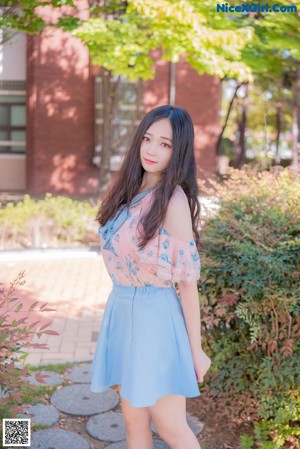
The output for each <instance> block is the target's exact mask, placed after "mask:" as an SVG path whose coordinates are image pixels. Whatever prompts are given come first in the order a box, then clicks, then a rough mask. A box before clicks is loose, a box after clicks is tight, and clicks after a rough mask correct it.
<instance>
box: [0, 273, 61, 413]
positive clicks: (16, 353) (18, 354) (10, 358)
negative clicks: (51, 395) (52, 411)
mask: <svg viewBox="0 0 300 449" xmlns="http://www.w3.org/2000/svg"><path fill="white" fill-rule="evenodd" d="M24 283H25V281H24V272H21V273H19V275H18V277H17V279H15V280H14V281H13V282H12V283H11V284H10V287H9V288H8V289H6V288H4V286H3V284H0V385H1V390H2V392H3V393H4V397H3V398H0V408H1V415H5V414H9V415H10V416H2V417H3V418H7V417H12V416H11V414H14V413H15V412H17V411H19V407H16V408H12V409H10V410H7V408H6V404H7V403H8V402H11V400H12V399H13V400H14V401H15V402H17V403H19V404H20V403H21V401H22V395H23V394H24V393H23V392H22V386H23V385H24V383H25V381H24V380H23V378H26V376H27V375H29V373H28V369H27V367H24V368H23V369H20V368H19V367H17V365H18V364H20V362H21V363H22V362H23V360H24V359H25V358H26V357H27V356H28V353H27V352H26V351H24V348H29V347H32V348H41V349H49V347H48V345H47V344H45V343H32V342H31V339H32V337H33V336H34V335H37V336H38V337H40V336H41V335H42V334H50V335H59V333H58V332H56V331H54V330H51V329H47V327H48V326H49V325H50V324H51V322H50V323H47V324H44V325H43V326H40V327H39V329H38V328H37V325H38V323H39V322H40V320H37V321H35V322H33V323H31V324H29V325H26V324H25V322H26V321H27V320H28V319H29V318H30V314H31V312H33V311H34V310H35V307H37V306H38V305H39V308H38V311H39V312H46V311H53V310H55V309H50V308H48V307H46V305H47V304H40V303H39V302H38V301H36V302H34V303H33V304H31V305H30V307H29V309H28V310H24V309H23V303H22V302H21V301H18V298H17V297H15V293H16V291H17V289H18V288H19V286H21V285H23V284H24ZM21 311H22V314H23V315H24V312H26V313H27V315H25V316H23V318H20V319H19V320H16V319H15V318H14V316H15V314H16V313H18V312H21ZM12 312H13V313H14V315H13V316H12ZM37 329H38V330H37ZM45 377H47V376H46V375H42V374H41V373H39V372H38V373H36V374H35V378H36V380H37V381H39V382H41V383H45V381H44V380H43V379H44V378H45ZM27 387H28V388H29V389H32V390H34V389H35V388H36V387H35V386H34V385H32V386H30V385H28V386H27ZM6 395H7V396H6Z"/></svg>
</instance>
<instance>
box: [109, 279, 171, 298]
mask: <svg viewBox="0 0 300 449" xmlns="http://www.w3.org/2000/svg"><path fill="white" fill-rule="evenodd" d="M173 290H175V287H174V286H171V287H157V286H156V285H152V284H146V285H137V286H134V285H125V284H118V283H117V282H113V288H112V292H113V293H114V294H117V295H120V296H122V297H125V298H132V297H133V296H135V295H138V296H143V297H153V295H154V294H155V293H157V292H159V291H160V292H161V293H162V294H163V293H166V292H171V291H173Z"/></svg>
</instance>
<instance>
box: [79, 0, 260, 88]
mask: <svg viewBox="0 0 300 449" xmlns="http://www.w3.org/2000/svg"><path fill="white" fill-rule="evenodd" d="M114 12H115V14H110V15H102V16H100V15H97V17H91V18H90V19H89V20H87V21H85V22H84V23H82V24H81V25H80V26H79V27H78V28H75V29H74V31H73V35H74V36H76V37H78V38H80V39H81V40H82V41H83V42H84V43H85V45H86V46H87V47H88V49H89V52H90V56H91V59H92V62H93V63H94V64H97V65H99V66H102V67H104V68H106V69H107V70H110V71H112V73H113V74H114V75H120V74H121V75H124V76H126V77H127V78H128V79H130V80H133V81H135V80H137V79H138V78H142V79H148V78H153V77H154V70H153V65H154V63H155V59H154V55H153V54H152V53H151V51H153V50H156V49H158V48H160V49H161V50H162V58H163V59H165V60H167V61H172V62H178V61H179V59H180V57H184V58H185V59H186V61H187V62H188V63H189V64H190V65H191V66H192V67H193V68H195V69H196V70H197V71H198V72H199V73H208V74H211V75H215V76H218V77H224V76H229V77H233V78H239V79H241V80H245V81H249V80H250V79H252V77H251V71H250V69H249V68H248V67H247V66H246V65H245V64H244V63H243V62H241V60H240V59H241V52H242V49H243V48H244V46H245V44H246V42H248V41H249V40H250V39H251V37H252V29H251V28H250V27H249V28H247V27H242V28H241V29H235V30H233V29H226V28H225V27H223V29H222V30H220V29H215V27H214V26H213V25H210V24H208V23H207V19H206V17H205V15H204V14H203V13H202V12H201V11H199V10H197V5H195V4H194V2H186V1H179V2H174V1H172V0H162V1H160V2H153V1H152V0H143V1H140V0H130V1H129V2H128V6H127V7H125V6H124V5H122V10H120V5H119V6H118V8H116V10H115V11H114Z"/></svg>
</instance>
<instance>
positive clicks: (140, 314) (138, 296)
mask: <svg viewBox="0 0 300 449" xmlns="http://www.w3.org/2000/svg"><path fill="white" fill-rule="evenodd" d="M90 372H91V373H92V380H91V384H90V390H91V391H92V392H95V393H96V392H103V391H105V390H106V389H107V388H109V387H110V386H113V385H120V386H121V388H120V395H121V396H122V397H124V398H125V399H127V400H129V401H130V403H131V406H132V407H149V406H152V405H155V403H156V402H157V400H158V399H160V398H161V397H163V396H166V395H171V394H176V395H183V396H186V397H195V396H199V395H200V391H199V386H198V382H197V377H196V373H195V369H194V365H193V359H192V353H191V348H190V343H189V339H188V334H187V329H186V324H185V321H184V315H183V310H182V305H181V301H180V298H179V296H178V294H177V292H176V289H175V287H174V286H172V287H166V288H164V287H156V286H153V285H145V286H128V285H122V284H117V283H114V284H113V288H112V291H111V292H110V294H109V297H108V300H107V304H106V308H105V311H104V315H103V318H102V323H101V326H100V331H99V335H98V340H97V344H96V350H95V354H94V357H93V361H92V365H91V369H90Z"/></svg>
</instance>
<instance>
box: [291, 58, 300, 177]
mask: <svg viewBox="0 0 300 449" xmlns="http://www.w3.org/2000/svg"><path fill="white" fill-rule="evenodd" d="M299 115H300V61H298V65H297V72H296V81H295V86H294V95H293V125H292V136H293V141H292V163H291V169H292V170H293V171H296V172H299V150H298V142H299V141H300V128H299V124H298V117H299Z"/></svg>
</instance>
